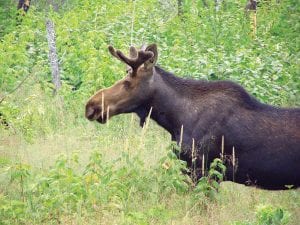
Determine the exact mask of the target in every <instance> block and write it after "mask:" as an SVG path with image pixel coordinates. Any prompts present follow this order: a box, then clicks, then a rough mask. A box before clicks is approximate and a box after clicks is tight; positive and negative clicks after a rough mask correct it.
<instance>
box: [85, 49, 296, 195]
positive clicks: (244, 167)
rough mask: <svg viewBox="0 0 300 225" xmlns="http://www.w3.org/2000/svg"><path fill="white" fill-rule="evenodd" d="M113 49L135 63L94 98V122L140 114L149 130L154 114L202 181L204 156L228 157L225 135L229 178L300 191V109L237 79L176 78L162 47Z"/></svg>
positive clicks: (89, 108) (90, 108) (90, 106)
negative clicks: (270, 100)
mask: <svg viewBox="0 0 300 225" xmlns="http://www.w3.org/2000/svg"><path fill="white" fill-rule="evenodd" d="M109 51H110V53H111V54H112V55H113V56H114V57H116V58H117V59H118V60H120V61H121V62H123V63H125V64H126V65H127V75H126V76H125V77H124V78H123V79H121V80H119V81H117V82H116V83H115V84H114V85H113V86H111V87H110V88H106V89H102V90H100V91H98V92H97V93H96V94H95V95H93V96H92V97H91V98H90V99H89V100H88V102H87V104H86V117H87V118H88V119H89V120H97V121H98V122H100V123H105V122H106V121H107V120H108V119H109V118H111V117H112V116H114V115H118V114H121V113H132V112H134V113H136V114H137V115H138V116H139V118H140V125H141V126H143V124H144V122H145V119H146V117H147V116H148V114H149V112H150V111H151V114H150V117H151V118H152V119H153V120H155V121H156V122H157V123H158V124H159V125H160V126H162V127H163V128H164V129H166V130H167V131H168V132H169V133H170V134H171V137H172V140H174V141H176V142H177V143H178V144H180V146H181V152H180V153H179V155H178V156H179V158H180V159H182V160H185V161H186V162H187V165H188V166H189V167H190V168H192V163H194V162H196V166H195V168H196V171H194V172H196V174H197V176H198V178H200V177H201V175H202V173H201V172H202V171H201V165H202V159H203V158H204V159H205V160H207V162H208V165H209V163H210V162H211V161H212V160H213V159H214V158H217V157H220V152H221V145H222V137H223V138H224V140H225V141H224V155H225V158H226V156H228V157H227V158H228V159H229V160H227V163H226V167H227V172H226V179H227V180H231V181H234V182H237V183H242V184H247V185H256V186H258V187H261V188H265V189H284V188H285V185H293V187H298V186H300V109H299V108H278V107H274V106H270V105H266V104H263V103H260V102H259V101H257V100H256V99H255V98H254V97H252V96H251V95H250V94H248V93H247V92H246V91H245V89H244V88H242V87H241V86H240V85H238V84H236V83H233V82H230V81H214V82H210V81H199V80H191V79H182V78H179V77H176V76H174V75H173V74H172V73H169V72H167V71H165V70H163V69H162V68H160V67H159V66H157V65H156V62H157V58H158V51H157V46H156V45H155V44H152V45H149V46H148V47H146V48H142V49H140V50H137V49H136V48H134V47H131V48H130V52H129V57H127V56H125V55H124V54H123V53H122V52H121V51H119V50H115V49H114V48H113V47H111V46H109ZM233 147H234V148H235V159H234V162H235V163H234V165H233V163H232V157H230V156H232V148H233ZM192 151H193V152H192ZM192 155H193V157H194V156H196V160H194V159H193V160H192ZM203 155H204V156H205V157H203ZM230 159H231V160H230ZM193 168H194V166H193Z"/></svg>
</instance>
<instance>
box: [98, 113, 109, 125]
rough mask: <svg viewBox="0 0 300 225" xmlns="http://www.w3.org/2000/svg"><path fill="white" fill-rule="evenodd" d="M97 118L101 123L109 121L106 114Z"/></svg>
mask: <svg viewBox="0 0 300 225" xmlns="http://www.w3.org/2000/svg"><path fill="white" fill-rule="evenodd" d="M96 120H97V121H98V122H99V123H101V124H105V123H106V122H107V117H106V115H105V114H104V115H103V116H101V115H100V116H99V117H98V118H97V119H96Z"/></svg>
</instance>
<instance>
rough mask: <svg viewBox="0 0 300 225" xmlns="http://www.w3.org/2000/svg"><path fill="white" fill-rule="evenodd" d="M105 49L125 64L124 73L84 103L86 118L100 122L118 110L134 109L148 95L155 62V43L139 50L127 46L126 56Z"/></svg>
mask: <svg viewBox="0 0 300 225" xmlns="http://www.w3.org/2000/svg"><path fill="white" fill-rule="evenodd" d="M108 50H109V52H110V53H111V54H112V55H113V56H114V57H116V58H117V59H118V60H120V61H121V62H124V63H125V64H126V65H127V70H126V73H127V75H126V76H125V77H124V78H123V79H121V80H119V81H117V82H116V83H115V84H114V85H113V86H111V87H109V88H105V89H102V90H100V91H98V92H97V93H96V94H95V95H93V96H92V97H91V98H90V99H89V101H88V103H87V104H86V112H85V115H86V117H87V118H88V119H89V120H97V121H98V122H100V123H106V121H107V120H108V119H109V118H111V117H112V116H114V115H118V114H120V113H130V112H134V111H135V110H136V109H137V108H138V107H139V106H140V105H141V104H142V103H143V102H144V101H145V99H147V98H149V97H150V96H151V93H152V92H153V88H152V87H151V83H152V82H153V70H154V66H155V64H156V61H157V46H156V45H155V44H152V45H149V46H148V47H146V48H143V47H142V49H141V50H137V49H136V48H135V47H130V50H129V57H127V56H125V55H124V54H123V53H122V52H121V51H119V50H115V49H114V48H113V47H112V46H109V47H108Z"/></svg>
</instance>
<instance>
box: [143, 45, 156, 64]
mask: <svg viewBox="0 0 300 225" xmlns="http://www.w3.org/2000/svg"><path fill="white" fill-rule="evenodd" d="M145 51H146V52H147V51H150V52H152V53H153V56H152V57H151V58H150V59H148V60H147V61H146V62H145V63H144V67H145V68H146V69H150V68H152V67H154V66H155V64H156V62H157V58H158V51H157V46H156V44H151V45H149V46H148V47H147V48H146V49H145Z"/></svg>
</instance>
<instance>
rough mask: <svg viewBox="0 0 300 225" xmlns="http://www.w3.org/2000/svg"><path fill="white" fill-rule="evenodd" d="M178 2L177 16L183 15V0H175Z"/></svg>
mask: <svg viewBox="0 0 300 225" xmlns="http://www.w3.org/2000/svg"><path fill="white" fill-rule="evenodd" d="M177 4H178V16H181V15H183V0H177Z"/></svg>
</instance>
